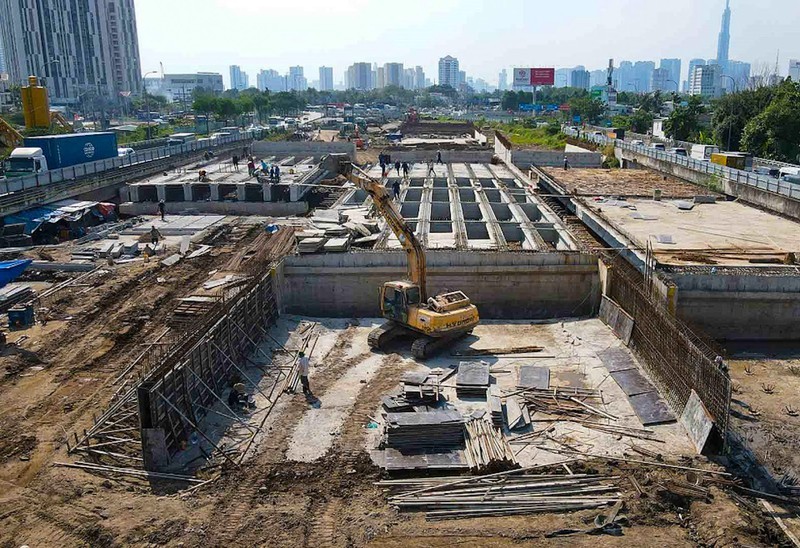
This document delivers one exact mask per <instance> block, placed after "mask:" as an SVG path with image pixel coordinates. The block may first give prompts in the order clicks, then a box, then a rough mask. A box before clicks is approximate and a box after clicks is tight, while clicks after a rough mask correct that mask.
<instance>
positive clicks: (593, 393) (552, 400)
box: [518, 387, 617, 420]
mask: <svg viewBox="0 0 800 548" xmlns="http://www.w3.org/2000/svg"><path fill="white" fill-rule="evenodd" d="M518 394H519V397H520V398H521V399H522V401H523V402H524V403H525V405H526V406H527V407H528V409H529V410H530V412H531V414H533V413H536V412H540V413H545V414H548V415H558V416H562V417H581V418H586V417H590V416H594V417H603V418H605V419H611V420H617V417H615V416H614V415H611V414H609V413H606V412H605V411H603V410H602V409H600V407H599V406H600V405H602V393H601V392H600V391H599V390H592V389H588V388H573V387H554V388H549V389H546V390H544V389H538V388H526V389H520V390H519V391H518ZM585 400H593V401H592V403H591V404H590V403H586V401H585Z"/></svg>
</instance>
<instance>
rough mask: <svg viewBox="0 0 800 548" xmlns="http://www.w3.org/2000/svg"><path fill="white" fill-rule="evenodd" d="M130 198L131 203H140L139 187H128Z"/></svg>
mask: <svg viewBox="0 0 800 548" xmlns="http://www.w3.org/2000/svg"><path fill="white" fill-rule="evenodd" d="M128 196H129V197H130V201H131V202H138V201H139V185H128Z"/></svg>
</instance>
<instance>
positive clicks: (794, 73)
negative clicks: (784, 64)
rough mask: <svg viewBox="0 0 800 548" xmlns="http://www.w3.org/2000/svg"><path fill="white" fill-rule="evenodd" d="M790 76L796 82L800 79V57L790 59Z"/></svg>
mask: <svg viewBox="0 0 800 548" xmlns="http://www.w3.org/2000/svg"><path fill="white" fill-rule="evenodd" d="M789 78H791V79H792V82H795V83H796V82H798V81H800V59H789Z"/></svg>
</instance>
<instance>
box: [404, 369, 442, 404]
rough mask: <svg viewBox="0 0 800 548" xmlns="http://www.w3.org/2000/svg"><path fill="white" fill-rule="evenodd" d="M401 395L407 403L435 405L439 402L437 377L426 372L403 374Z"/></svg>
mask: <svg viewBox="0 0 800 548" xmlns="http://www.w3.org/2000/svg"><path fill="white" fill-rule="evenodd" d="M401 380H402V381H403V395H404V396H405V399H406V400H407V401H413V402H423V403H429V404H436V402H437V401H439V394H440V390H439V381H438V377H436V376H434V375H430V374H429V373H428V372H427V371H408V372H406V373H404V374H403V377H402V379H401Z"/></svg>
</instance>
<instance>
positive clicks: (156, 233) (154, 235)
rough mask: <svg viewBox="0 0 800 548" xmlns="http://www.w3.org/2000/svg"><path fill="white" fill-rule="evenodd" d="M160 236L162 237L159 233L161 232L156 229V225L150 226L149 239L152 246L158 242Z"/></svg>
mask: <svg viewBox="0 0 800 548" xmlns="http://www.w3.org/2000/svg"><path fill="white" fill-rule="evenodd" d="M161 238H163V236H162V235H161V232H159V231H158V229H157V228H156V225H153V226H152V227H150V241H151V242H152V244H153V247H155V246H156V244H158V240H160V239H161Z"/></svg>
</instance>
